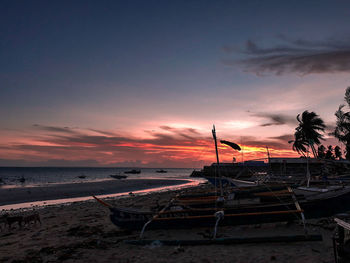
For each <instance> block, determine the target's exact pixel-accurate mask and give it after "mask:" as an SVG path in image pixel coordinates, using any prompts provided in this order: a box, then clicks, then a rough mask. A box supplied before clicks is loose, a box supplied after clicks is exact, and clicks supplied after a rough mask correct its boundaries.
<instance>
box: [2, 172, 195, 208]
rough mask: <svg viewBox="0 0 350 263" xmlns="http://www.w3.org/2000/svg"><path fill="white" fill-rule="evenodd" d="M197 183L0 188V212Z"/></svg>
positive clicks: (111, 182)
mask: <svg viewBox="0 0 350 263" xmlns="http://www.w3.org/2000/svg"><path fill="white" fill-rule="evenodd" d="M194 182H195V181H191V180H187V179H129V180H114V179H112V180H106V181H99V182H86V183H68V184H59V185H48V186H40V187H28V188H26V187H23V188H0V210H1V207H4V206H11V205H13V206H14V205H16V204H29V203H35V202H46V201H48V202H49V201H52V200H66V201H67V202H69V200H70V199H77V200H76V201H79V199H80V201H83V200H84V198H85V200H88V199H86V197H91V195H97V196H102V197H104V198H105V197H108V196H111V197H113V196H118V195H121V194H127V193H129V192H135V191H145V192H147V190H149V191H152V189H155V188H156V189H158V188H160V189H159V190H161V189H162V188H167V187H173V186H181V185H186V184H189V183H193V184H195V183H194ZM198 183H199V182H197V184H198ZM89 199H90V198H89ZM73 201H74V200H73ZM56 203H58V202H56ZM60 203H64V202H60ZM44 205H45V203H44ZM26 207H28V205H27V206H26ZM29 207H30V206H29ZM18 208H21V207H18Z"/></svg>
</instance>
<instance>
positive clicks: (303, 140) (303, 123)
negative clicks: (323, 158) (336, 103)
mask: <svg viewBox="0 0 350 263" xmlns="http://www.w3.org/2000/svg"><path fill="white" fill-rule="evenodd" d="M297 120H298V122H299V125H298V127H296V128H295V133H294V138H295V141H294V143H296V142H297V145H296V146H297V147H300V145H303V146H304V148H305V151H304V150H303V148H302V147H300V148H299V151H303V152H304V153H305V152H306V147H305V146H310V147H311V150H312V153H313V155H314V157H315V158H316V157H317V152H316V150H315V147H314V144H317V145H320V144H321V141H320V140H324V139H323V135H322V134H321V133H320V132H324V130H325V128H326V125H325V124H324V121H323V120H322V119H321V118H320V117H319V116H318V115H317V114H316V113H315V112H313V111H312V112H308V111H304V112H303V113H302V114H301V116H300V114H298V116H297ZM293 149H294V145H293ZM296 149H298V148H296ZM297 151H298V150H297ZM299 151H298V153H299Z"/></svg>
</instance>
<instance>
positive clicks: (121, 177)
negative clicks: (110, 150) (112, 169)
mask: <svg viewBox="0 0 350 263" xmlns="http://www.w3.org/2000/svg"><path fill="white" fill-rule="evenodd" d="M109 176H110V177H112V178H114V179H125V178H127V177H128V176H127V175H121V174H111V175H109Z"/></svg>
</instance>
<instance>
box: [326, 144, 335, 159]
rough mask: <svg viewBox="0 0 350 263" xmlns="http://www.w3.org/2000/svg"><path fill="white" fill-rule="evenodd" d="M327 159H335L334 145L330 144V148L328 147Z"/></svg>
mask: <svg viewBox="0 0 350 263" xmlns="http://www.w3.org/2000/svg"><path fill="white" fill-rule="evenodd" d="M325 158H326V159H329V160H330V159H332V160H334V155H333V147H332V145H329V146H328V149H327V152H326V157H325Z"/></svg>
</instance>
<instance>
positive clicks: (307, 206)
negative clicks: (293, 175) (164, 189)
mask: <svg viewBox="0 0 350 263" xmlns="http://www.w3.org/2000/svg"><path fill="white" fill-rule="evenodd" d="M289 189H291V188H289ZM288 192H289V193H288ZM288 192H287V191H275V192H258V193H255V194H254V196H255V199H256V200H252V199H251V198H245V199H244V198H242V199H233V200H232V202H231V204H230V202H227V203H226V204H224V205H223V206H221V207H220V206H218V205H217V202H216V199H217V196H216V197H215V196H213V197H212V198H210V197H209V198H207V199H204V198H199V199H197V202H195V204H194V203H193V202H192V203H191V201H194V200H193V199H192V200H187V201H186V200H184V199H182V200H176V199H175V200H172V201H171V202H170V205H168V206H167V207H165V209H164V208H163V209H162V210H161V211H159V212H158V213H154V212H151V211H140V210H137V209H130V208H121V207H114V206H110V205H106V204H105V205H106V206H108V208H109V209H110V212H111V215H110V219H111V221H112V222H113V223H114V224H115V225H116V226H118V227H120V228H125V229H132V230H136V229H138V230H140V229H142V228H143V226H144V225H145V224H146V223H147V222H149V221H150V220H151V221H152V222H151V223H150V224H149V226H148V227H149V228H153V229H158V228H192V227H199V226H213V225H215V223H216V220H217V213H218V212H220V211H222V212H223V213H224V216H223V218H222V219H221V220H220V225H247V224H261V223H272V222H284V221H294V220H296V219H297V220H300V219H302V217H305V219H311V218H320V217H326V216H331V215H334V214H337V213H341V212H344V211H347V210H349V209H350V187H344V188H343V189H335V190H330V191H326V192H317V193H315V192H306V190H299V189H295V190H292V192H291V190H288ZM293 196H294V197H295V200H296V201H295V200H294V198H292V197H293ZM288 197H289V200H288ZM296 197H297V198H296ZM234 200H236V201H234ZM245 200H246V201H247V200H250V201H251V202H245ZM278 200H279V201H278ZM99 201H102V200H99ZM102 202H103V201H102ZM200 202H202V204H203V203H204V204H205V205H206V207H199V208H198V206H197V207H196V205H198V204H199V203H200ZM208 204H211V205H210V206H209V205H208ZM325 207H327V209H325ZM302 214H303V216H302ZM155 216H156V218H154V217H155Z"/></svg>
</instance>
